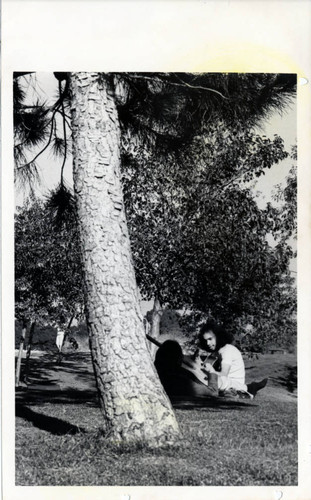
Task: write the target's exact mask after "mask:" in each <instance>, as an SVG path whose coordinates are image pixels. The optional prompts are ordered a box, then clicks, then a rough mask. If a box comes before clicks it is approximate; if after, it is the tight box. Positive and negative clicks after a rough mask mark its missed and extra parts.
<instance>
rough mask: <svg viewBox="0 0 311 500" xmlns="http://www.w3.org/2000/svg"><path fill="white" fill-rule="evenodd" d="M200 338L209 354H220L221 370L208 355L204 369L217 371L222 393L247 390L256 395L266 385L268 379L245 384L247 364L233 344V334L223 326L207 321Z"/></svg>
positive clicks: (210, 371) (201, 345)
mask: <svg viewBox="0 0 311 500" xmlns="http://www.w3.org/2000/svg"><path fill="white" fill-rule="evenodd" d="M198 340H199V348H200V349H203V350H204V351H205V352H207V353H208V354H211V353H215V352H218V353H219V355H220V360H221V366H220V367H219V368H220V369H219V371H216V370H215V368H214V367H213V366H212V364H211V363H209V362H208V357H207V359H206V361H205V362H204V365H203V367H204V371H206V372H207V373H209V374H210V373H217V375H218V388H219V391H220V393H222V394H223V395H227V394H230V393H232V392H234V391H237V392H242V393H246V392H247V393H249V394H251V395H252V396H253V397H254V396H256V394H257V392H258V391H259V390H260V389H262V388H263V387H265V386H266V384H267V382H268V379H263V380H261V381H260V382H251V383H250V384H248V385H246V384H245V366H244V361H243V358H242V354H241V352H240V351H239V349H237V348H236V347H235V346H234V345H232V342H233V337H232V335H231V334H229V333H228V332H226V331H225V330H224V329H223V328H222V327H220V326H218V325H216V324H215V323H213V322H207V323H205V325H203V327H202V328H201V331H200V333H199V338H198Z"/></svg>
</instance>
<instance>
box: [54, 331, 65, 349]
mask: <svg viewBox="0 0 311 500" xmlns="http://www.w3.org/2000/svg"><path fill="white" fill-rule="evenodd" d="M64 336H65V330H60V329H59V328H57V334H56V346H57V349H58V351H59V352H60V353H61V352H62V347H63V343H64Z"/></svg>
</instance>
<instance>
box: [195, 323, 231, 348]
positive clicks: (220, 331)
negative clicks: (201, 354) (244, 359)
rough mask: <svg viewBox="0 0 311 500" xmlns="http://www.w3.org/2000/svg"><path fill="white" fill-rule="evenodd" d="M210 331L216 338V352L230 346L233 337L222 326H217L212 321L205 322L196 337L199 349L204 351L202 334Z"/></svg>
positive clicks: (204, 344)
mask: <svg viewBox="0 0 311 500" xmlns="http://www.w3.org/2000/svg"><path fill="white" fill-rule="evenodd" d="M210 331H212V332H213V333H214V335H215V337H216V351H218V350H219V349H221V348H222V347H223V346H224V345H226V344H232V342H233V335H231V333H228V332H227V331H226V330H225V329H224V328H223V327H222V326H220V325H217V324H216V323H214V321H207V322H206V323H204V325H203V326H202V327H201V330H200V333H199V335H198V344H199V347H200V348H201V349H204V350H206V343H205V341H204V333H206V332H210Z"/></svg>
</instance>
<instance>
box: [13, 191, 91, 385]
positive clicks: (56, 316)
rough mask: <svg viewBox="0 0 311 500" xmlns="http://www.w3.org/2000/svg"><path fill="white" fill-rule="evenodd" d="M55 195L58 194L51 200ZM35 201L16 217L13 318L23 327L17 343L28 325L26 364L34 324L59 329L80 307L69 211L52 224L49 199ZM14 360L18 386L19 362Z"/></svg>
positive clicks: (77, 261)
mask: <svg viewBox="0 0 311 500" xmlns="http://www.w3.org/2000/svg"><path fill="white" fill-rule="evenodd" d="M56 196H57V195H56ZM54 198H55V194H54V195H53V196H52V197H51V200H50V202H49V203H45V202H43V201H39V200H35V201H34V202H33V203H32V204H30V205H28V206H26V207H25V208H20V209H18V211H17V213H16V215H15V316H16V319H17V320H19V321H21V322H22V324H23V330H22V344H24V342H25V334H26V331H25V329H26V327H27V323H29V322H31V328H30V336H29V340H28V348H27V356H26V368H27V364H28V363H27V361H28V359H29V356H30V349H31V339H32V334H33V331H34V327H35V324H37V325H46V324H54V325H55V326H56V327H62V328H63V327H64V326H65V324H66V322H67V323H68V321H70V319H71V318H73V316H77V315H78V314H79V312H80V314H81V310H82V308H83V294H82V273H81V259H80V251H79V241H78V239H77V230H76V224H75V220H74V214H73V212H68V206H67V215H66V219H65V221H64V222H63V223H60V222H59V221H58V223H57V224H56V221H55V218H54V216H53V210H52V208H53V206H51V205H53V200H54V202H55V199H54ZM22 348H23V345H22V346H21V349H20V353H19V357H18V369H17V377H16V381H17V385H18V379H19V369H20V358H21V353H22Z"/></svg>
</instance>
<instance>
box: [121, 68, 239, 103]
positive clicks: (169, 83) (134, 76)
mask: <svg viewBox="0 0 311 500" xmlns="http://www.w3.org/2000/svg"><path fill="white" fill-rule="evenodd" d="M175 76H177V75H176V74H175ZM130 78H136V79H139V80H147V81H148V80H149V81H152V82H155V81H157V82H159V83H164V84H166V85H171V86H174V87H183V88H191V89H193V90H204V91H206V92H212V93H214V94H217V95H219V96H220V97H221V98H222V99H226V100H228V99H229V98H228V97H226V96H224V95H223V94H222V93H221V92H219V91H218V90H215V89H212V88H210V87H203V86H201V85H191V84H190V83H187V82H184V81H183V80H181V79H180V78H179V77H178V79H179V80H180V81H181V82H182V83H176V82H170V81H169V80H162V79H161V78H157V77H155V76H141V75H130Z"/></svg>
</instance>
